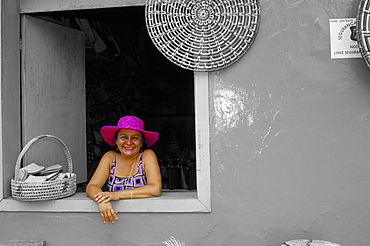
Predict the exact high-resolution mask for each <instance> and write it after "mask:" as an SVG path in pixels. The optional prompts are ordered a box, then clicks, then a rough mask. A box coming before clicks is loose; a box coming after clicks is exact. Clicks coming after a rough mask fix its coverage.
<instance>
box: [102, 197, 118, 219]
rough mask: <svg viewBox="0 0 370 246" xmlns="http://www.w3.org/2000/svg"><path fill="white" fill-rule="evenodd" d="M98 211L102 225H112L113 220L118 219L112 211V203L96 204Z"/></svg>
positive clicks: (114, 211) (113, 210)
mask: <svg viewBox="0 0 370 246" xmlns="http://www.w3.org/2000/svg"><path fill="white" fill-rule="evenodd" d="M98 206H99V210H100V216H101V219H102V221H103V222H104V223H106V222H108V223H114V220H115V219H116V220H117V219H118V217H117V214H118V213H117V212H116V210H115V209H114V207H113V205H112V203H110V202H104V203H98Z"/></svg>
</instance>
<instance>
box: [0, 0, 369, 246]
mask: <svg viewBox="0 0 370 246" xmlns="http://www.w3.org/2000/svg"><path fill="white" fill-rule="evenodd" d="M358 3H359V1H358V0H331V1H330V0H325V1H324V0H310V1H308V0H306V1H304V0H301V1H294V0H285V1H272V0H261V1H260V4H261V17H262V18H261V26H260V30H259V33H258V35H257V38H256V40H255V43H254V44H253V45H252V47H251V49H250V50H249V51H248V52H247V54H246V55H245V56H244V57H242V59H240V60H239V61H238V62H237V63H235V64H233V65H232V66H231V67H229V68H226V69H224V70H222V71H218V72H214V73H211V74H210V95H211V100H210V109H211V110H210V112H211V161H212V163H211V167H212V172H211V175H212V213H205V214H204V213H200V214H194V213H191V214H187V213H185V214H172V213H165V214H163V213H158V214H155V213H137V214H135V213H128V214H124V213H123V214H120V218H119V221H117V223H115V224H114V225H104V224H102V223H101V222H100V219H99V215H98V214H97V213H96V214H95V213H94V214H84V213H78V214H72V213H4V212H3V213H0V228H1V230H0V238H16V239H20V238H24V239H45V240H46V241H47V242H48V245H52V246H53V245H163V244H162V241H164V240H166V239H168V238H170V236H174V237H175V238H178V239H180V240H182V241H183V242H185V243H186V245H253V246H273V245H280V244H281V243H283V242H284V241H287V240H290V239H294V238H310V239H311V238H312V239H313V238H316V239H323V240H330V241H334V242H337V243H340V244H342V245H343V246H344V245H356V246H367V245H369V241H370V234H369V231H370V222H369V221H370V214H369V203H370V189H369V186H370V177H369V176H370V165H369V160H370V139H369V138H370V124H369V123H370V122H369V121H370V115H369V112H370V80H369V78H370V71H369V70H368V69H367V68H366V66H365V65H364V63H363V61H362V59H340V60H331V59H330V38H329V19H330V18H347V17H355V16H356V13H357V6H358Z"/></svg>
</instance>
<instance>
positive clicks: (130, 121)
mask: <svg viewBox="0 0 370 246" xmlns="http://www.w3.org/2000/svg"><path fill="white" fill-rule="evenodd" d="M117 126H118V127H121V128H129V129H137V130H144V122H143V121H142V120H141V119H140V118H137V117H135V116H125V117H122V118H121V119H120V120H119V121H118V124H117Z"/></svg>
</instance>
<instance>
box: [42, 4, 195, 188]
mask: <svg viewBox="0 0 370 246" xmlns="http://www.w3.org/2000/svg"><path fill="white" fill-rule="evenodd" d="M38 17H41V18H45V19H48V20H49V21H54V22H57V23H60V24H63V25H67V26H69V27H72V28H76V29H79V30H83V31H84V32H85V34H86V54H85V56H86V116H87V118H86V123H87V125H86V130H87V140H86V143H87V150H88V153H87V156H88V163H87V167H86V168H87V181H88V180H89V179H90V178H91V176H92V174H93V173H94V171H95V168H96V167H97V165H98V163H99V160H100V158H101V157H102V155H103V154H104V153H105V152H106V151H108V150H109V149H110V146H108V145H107V144H106V143H105V142H104V141H103V139H102V138H101V136H100V133H99V131H100V128H101V127H102V126H104V125H116V123H117V121H118V119H119V118H120V117H122V116H124V115H135V116H138V117H140V118H142V119H143V120H144V122H145V127H146V129H148V130H150V131H158V132H159V133H160V139H159V141H158V142H157V143H156V144H154V145H153V146H152V147H151V148H152V149H153V150H154V151H155V152H156V154H157V157H158V161H159V164H160V167H161V173H162V182H163V189H164V190H177V189H180V190H195V189H196V167H195V113H194V74H193V72H192V71H190V70H185V69H183V68H180V67H178V66H176V65H174V64H173V63H171V62H170V61H168V60H167V59H166V58H165V57H164V56H163V55H162V54H161V53H160V52H159V51H158V50H157V49H156V48H155V46H154V45H153V43H152V41H151V40H150V37H149V35H148V33H147V30H146V25H145V7H144V6H135V7H123V8H110V9H95V10H83V11H81V10H80V11H63V12H53V13H50V14H43V15H42V16H38ZM85 185H86V183H83V184H79V188H78V191H84V187H85Z"/></svg>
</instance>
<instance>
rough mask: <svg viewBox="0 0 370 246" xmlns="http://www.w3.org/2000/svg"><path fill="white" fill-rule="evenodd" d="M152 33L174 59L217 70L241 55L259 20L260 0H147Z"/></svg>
mask: <svg viewBox="0 0 370 246" xmlns="http://www.w3.org/2000/svg"><path fill="white" fill-rule="evenodd" d="M145 17H146V25H147V29H148V32H149V36H150V38H151V39H152V41H153V43H154V44H155V46H156V47H157V49H158V50H159V51H160V52H161V53H162V54H163V55H164V56H165V57H166V58H168V59H169V60H170V61H171V62H173V63H175V64H177V65H178V66H180V67H182V68H185V69H189V70H193V71H200V72H202V71H203V72H205V71H215V70H219V69H222V68H225V67H227V66H229V65H231V64H232V63H234V62H236V61H237V60H238V59H239V58H240V57H242V56H243V55H244V54H245V52H246V51H247V50H248V49H249V47H250V46H251V44H252V43H253V41H254V39H255V37H256V35H257V31H258V27H259V19H260V7H259V2H258V0H228V1H225V0H147V3H146V8H145Z"/></svg>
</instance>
